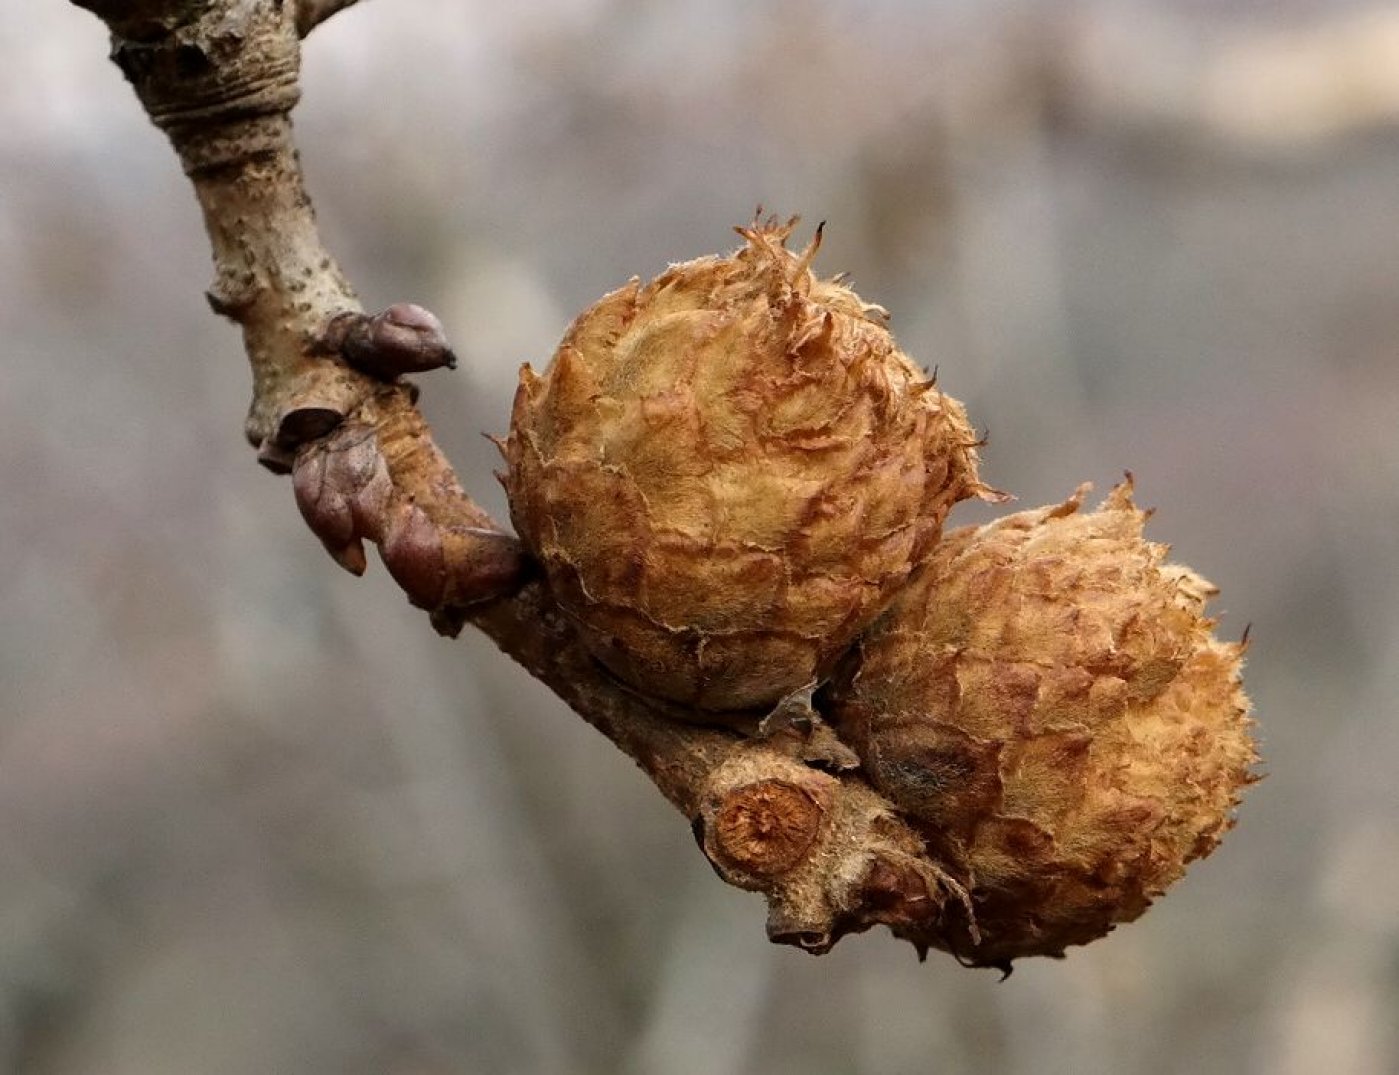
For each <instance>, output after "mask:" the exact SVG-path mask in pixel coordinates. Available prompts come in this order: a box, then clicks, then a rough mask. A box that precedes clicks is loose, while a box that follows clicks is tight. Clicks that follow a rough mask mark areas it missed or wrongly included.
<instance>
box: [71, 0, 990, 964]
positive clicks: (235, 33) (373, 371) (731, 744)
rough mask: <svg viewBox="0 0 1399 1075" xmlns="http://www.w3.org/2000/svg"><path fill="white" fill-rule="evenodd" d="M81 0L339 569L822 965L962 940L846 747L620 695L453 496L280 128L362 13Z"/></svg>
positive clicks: (397, 356)
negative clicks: (581, 758)
mask: <svg viewBox="0 0 1399 1075" xmlns="http://www.w3.org/2000/svg"><path fill="white" fill-rule="evenodd" d="M73 2H74V3H77V4H78V5H79V6H81V7H85V8H87V9H89V10H91V11H92V12H94V13H95V14H96V15H98V16H99V17H100V18H102V19H103V21H104V22H105V23H106V24H107V26H108V28H109V30H110V31H111V34H112V58H113V59H114V61H115V62H116V63H117V65H118V66H119V67H120V68H121V70H122V72H123V73H124V74H125V75H126V77H127V79H128V80H129V81H130V82H131V84H132V86H133V88H134V89H135V91H136V94H137V96H138V97H139V98H140V100H141V103H142V105H143V106H144V107H145V109H146V112H147V115H148V116H149V117H150V119H151V121H152V122H153V123H155V124H156V125H157V126H158V127H160V128H161V129H162V130H163V131H165V133H166V134H167V135H168V136H169V139H170V142H171V144H172V146H173V147H174V149H175V152H176V154H177V155H178V157H179V159H180V163H181V165H182V166H183V169H184V171H185V174H186V175H187V176H188V177H189V179H190V182H191V184H192V185H193V187H194V191H195V196H196V198H197V199H198V201H199V205H200V207H201V209H202V211H203V215H204V222H205V227H206V230H207V232H208V235H209V240H210V245H211V248H212V253H213V261H214V281H213V284H212V285H211V286H210V287H209V289H208V292H207V296H208V300H209V303H210V305H211V306H212V307H213V309H214V310H215V311H216V312H217V313H219V314H221V315H223V316H225V317H227V318H228V319H230V320H232V321H233V322H235V323H236V324H237V325H238V326H239V327H240V328H241V330H242V333H243V342H244V347H245V350H246V352H247V355H248V359H249V361H250V363H251V366H252V374H253V400H252V404H251V407H250V408H249V412H248V416H247V420H246V423H245V433H246V436H247V438H248V440H249V442H250V443H251V444H252V445H253V446H254V447H255V448H256V449H257V453H258V459H259V461H260V462H261V463H262V464H263V465H264V466H266V467H267V468H268V469H270V470H272V471H274V472H277V473H288V472H293V473H294V488H295V492H296V498H297V502H298V505H299V507H300V508H301V511H302V514H303V516H304V517H305V518H306V521H307V522H308V524H309V525H310V526H311V529H312V530H313V531H314V532H315V533H316V535H317V536H318V537H319V538H320V539H321V540H322V542H323V543H324V544H325V545H326V547H327V549H328V551H329V552H330V553H331V554H332V556H334V557H335V559H336V560H337V561H338V562H339V563H340V564H341V565H342V566H344V567H346V568H347V569H349V570H350V571H352V572H354V573H356V574H358V573H360V572H362V571H363V570H364V569H365V566H366V559H365V554H364V547H363V542H364V541H365V540H366V539H367V540H369V541H370V542H372V543H374V544H376V545H377V546H378V547H379V551H380V555H381V558H382V559H383V560H384V562H385V565H386V566H387V568H388V569H389V571H390V572H391V573H392V575H393V576H394V578H395V580H396V581H398V583H399V584H400V585H401V586H402V587H403V589H404V590H405V591H406V592H407V594H408V597H409V599H410V600H411V601H412V602H413V603H414V604H415V605H418V606H419V607H422V608H424V609H425V610H427V611H428V612H429V614H430V616H431V618H432V622H433V625H434V626H435V627H436V628H437V630H438V631H440V632H442V633H444V634H456V633H457V631H459V630H460V629H461V627H462V626H463V625H464V624H466V623H468V622H469V623H472V624H473V625H474V626H476V627H477V628H479V629H480V630H482V631H483V632H485V633H486V634H487V635H488V636H489V637H490V638H491V639H492V640H493V641H495V643H496V644H497V645H498V646H499V647H500V648H501V649H502V650H503V651H504V652H505V653H506V654H508V655H509V656H511V657H512V658H514V659H515V660H516V661H518V662H519V663H520V664H521V665H523V666H524V667H525V669H526V670H528V672H529V673H530V674H531V675H533V676H535V677H536V678H538V679H540V680H541V681H543V682H544V683H546V684H547V685H548V686H549V687H550V688H551V689H553V690H554V691H555V693H557V694H558V695H559V697H560V698H561V699H562V700H563V701H565V702H566V703H567V704H568V705H569V706H571V707H572V708H573V709H574V710H575V711H577V712H578V713H579V714H580V715H581V716H582V717H583V719H585V720H586V721H588V722H589V723H590V724H592V725H593V726H594V727H595V728H597V729H598V730H599V731H601V732H602V733H603V734H604V735H606V736H607V737H608V738H609V739H610V740H611V741H612V742H613V743H615V744H616V745H617V746H618V747H619V748H620V749H621V750H623V751H624V752H625V753H626V754H628V755H629V756H630V757H631V758H632V759H633V760H634V761H636V763H637V764H638V765H639V766H640V767H641V768H642V769H643V770H644V771H645V772H646V773H647V775H648V776H650V777H651V779H652V780H653V781H654V782H655V784H656V785H657V787H658V788H659V789H660V791H661V792H662V793H663V794H664V795H665V796H666V798H668V799H669V800H670V801H671V802H672V803H674V804H675V805H676V806H677V807H678V808H679V809H680V810H681V811H682V812H683V813H684V814H685V815H686V816H687V817H688V818H690V820H691V822H692V824H693V825H694V828H695V833H696V836H697V838H698V840H699V842H700V846H701V848H702V849H703V851H704V853H705V854H706V856H707V857H708V858H709V860H710V861H711V863H712V864H713V865H714V867H715V869H716V871H717V872H718V873H719V874H720V876H721V877H722V878H723V879H724V880H726V881H727V882H729V883H730V884H734V885H737V886H739V887H742V888H746V889H751V890H755V891H760V892H762V893H764V894H765V896H766V897H767V900H768V905H769V916H768V934H769V936H770V937H771V938H772V939H773V940H775V941H779V942H784V943H791V944H796V945H799V946H801V947H803V948H806V949H807V950H810V951H814V952H821V951H825V950H826V949H828V948H829V947H830V946H831V945H832V944H833V943H834V942H835V941H836V940H837V939H839V937H840V936H842V935H843V934H845V933H849V932H856V931H859V930H863V929H867V928H869V927H870V926H873V925H875V924H880V923H882V924H885V925H888V926H889V927H890V928H891V929H893V930H894V932H895V933H896V934H898V935H900V936H904V937H907V938H908V939H909V940H911V941H912V942H913V943H914V944H915V945H916V946H917V947H918V948H919V949H920V950H923V949H925V948H926V947H928V946H930V945H937V946H943V947H949V946H950V947H952V948H954V950H956V949H957V948H958V947H960V946H962V945H964V944H965V943H967V942H968V941H969V940H973V939H974V937H975V926H974V923H973V922H972V921H971V916H970V908H969V907H968V906H967V905H966V897H965V893H964V892H963V891H962V889H961V888H960V886H958V885H957V884H956V882H954V881H953V880H951V879H950V878H948V877H946V876H945V875H944V874H943V873H942V872H941V871H940V870H939V869H938V868H937V867H936V866H935V865H934V864H933V863H932V862H931V861H930V860H929V859H928V858H927V857H926V855H925V853H924V849H923V845H922V841H921V840H920V839H919V837H918V836H917V835H916V834H915V833H914V832H913V831H912V830H911V829H910V828H909V826H908V825H907V824H906V823H905V822H904V821H903V820H902V819H901V818H900V817H899V816H898V815H897V814H896V812H895V811H894V809H893V808H892V807H891V806H890V805H889V803H888V802H887V801H885V800H884V799H883V798H881V797H880V796H879V795H878V794H877V793H875V792H874V791H873V790H872V789H871V788H870V787H869V785H868V784H867V783H866V782H865V781H864V780H863V778H862V777H861V776H860V774H859V773H858V771H853V770H849V769H843V770H842V771H832V770H841V769H842V765H840V764H831V762H832V761H833V759H834V758H836V757H837V756H838V754H839V752H838V751H836V752H832V751H831V750H830V749H829V744H826V745H825V746H823V745H822V744H821V743H819V742H815V741H813V739H812V738H811V737H810V736H807V735H803V734H801V733H799V732H797V731H795V730H788V731H784V732H781V733H778V734H777V735H775V736H771V737H768V738H765V739H752V738H747V737H745V736H743V735H741V734H739V733H736V732H733V731H727V730H719V729H714V728H708V727H704V726H702V725H700V724H699V723H695V722H693V721H694V720H695V715H694V714H685V713H676V712H675V711H674V710H673V709H667V708H664V707H662V706H660V705H658V704H655V703H652V702H650V701H648V700H645V699H643V698H640V697H638V696H637V695H635V694H634V693H632V692H629V691H627V690H625V689H623V688H621V687H620V686H619V685H618V684H617V683H616V682H615V681H614V680H612V679H611V678H610V677H609V676H608V675H607V674H606V673H605V672H603V671H602V670H601V669H600V668H599V667H598V666H597V665H596V664H595V662H593V660H592V659H591V658H590V657H589V656H588V654H587V652H586V651H585V650H584V648H583V647H582V646H581V645H580V644H579V643H578V641H577V640H576V638H575V637H574V633H573V631H572V628H571V626H570V624H569V622H568V621H567V619H566V617H565V616H564V614H563V613H562V612H561V611H560V610H559V608H558V606H557V605H556V604H555V602H554V601H553V599H552V597H551V595H550V593H549V591H548V588H547V586H546V584H545V583H544V581H543V580H542V578H540V577H539V575H538V573H537V572H535V571H533V570H532V564H531V563H530V561H529V559H528V557H527V555H526V554H525V553H524V551H523V550H522V549H521V547H520V545H519V543H518V541H516V539H515V538H514V537H512V536H510V535H509V534H507V533H505V532H504V531H503V530H502V529H501V528H500V527H499V526H497V525H496V524H495V522H493V521H492V520H491V519H490V517H489V516H488V515H487V514H486V513H485V512H483V511H482V510H481V509H480V508H479V507H477V506H476V504H475V503H473V502H472V500H471V498H470V497H469V496H468V495H467V494H466V493H465V491H464V490H463V489H462V488H461V486H460V484H459V483H458V481H457V479H456V476H455V474H454V473H453V471H452V469H451V466H450V464H449V463H448V462H447V460H446V459H445V457H444V456H443V455H442V453H441V452H440V451H439V450H438V448H437V446H436V444H435V443H434V442H433V439H432V435H431V431H430V430H429V429H428V426H427V424H426V422H425V421H424V420H423V418H422V416H421V414H420V413H419V412H418V409H417V407H416V398H417V390H416V388H415V387H414V386H412V385H410V384H409V383H407V382H405V381H404V380H403V379H402V376H401V374H404V373H411V372H420V371H423V370H426V369H431V368H433V367H435V366H439V365H450V364H452V361H453V360H452V355H451V351H450V349H449V348H448V347H447V343H446V339H445V336H444V335H443V334H442V329H441V325H440V324H439V323H438V321H437V319H436V318H435V317H433V316H432V315H431V314H430V313H428V312H427V311H426V310H423V309H422V308H420V307H417V306H415V305H412V304H402V305H399V306H395V307H391V308H389V309H388V310H386V311H384V312H382V313H380V314H376V315H374V316H368V315H366V314H365V313H364V311H363V310H362V308H361V307H360V305H359V302H358V300H357V299H356V297H355V294H354V291H353V289H352V288H351V286H350V284H349V282H348V281H347V280H346V279H345V277H344V274H343V273H342V272H341V271H340V269H339V267H338V266H337V265H336V263H335V260H334V258H333V257H331V255H330V253H329V252H328V251H327V249H326V248H325V246H324V244H323V242H322V240H321V236H320V233H319V231H318V229H317V226H316V220H315V214H314V211H313V208H312V204H311V199H310V197H309V195H308V193H307V191H306V187H305V183H304V180H303V176H302V172H301V168H300V164H299V161H298V158H297V152H296V147H295V143H294V141H293V137H292V123H291V111H292V109H293V107H294V106H295V104H296V102H297V99H298V97H299V94H300V82H299V72H300V58H301V51H300V39H301V37H302V36H304V35H305V34H306V33H309V32H310V31H311V30H312V29H313V28H314V27H315V26H317V25H318V24H319V23H321V22H322V21H324V20H325V19H326V18H329V17H330V16H331V15H333V14H335V13H336V12H337V11H339V10H341V9H343V8H345V7H348V6H350V5H351V4H352V3H353V2H354V0H300V2H299V3H297V2H293V0H134V2H133V0H73ZM686 716H688V717H690V718H691V721H687V720H685V719H678V718H684V717H686ZM813 763H815V764H813ZM842 764H846V763H842Z"/></svg>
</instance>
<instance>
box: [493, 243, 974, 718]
mask: <svg viewBox="0 0 1399 1075" xmlns="http://www.w3.org/2000/svg"><path fill="white" fill-rule="evenodd" d="M793 224H794V222H789V223H788V224H786V225H777V224H774V223H772V222H769V223H767V224H762V225H760V224H755V225H754V226H752V227H750V228H741V229H739V232H740V234H741V235H742V236H743V237H744V239H745V240H746V243H745V245H744V247H743V248H742V249H740V250H739V251H738V252H737V253H735V254H733V255H732V256H729V257H707V258H701V259H699V260H696V261H690V262H686V263H684V264H681V265H675V266H672V267H671V268H670V269H669V270H668V271H666V272H665V273H663V274H662V275H661V276H659V277H657V278H656V279H655V280H652V281H651V282H650V283H648V284H645V285H643V284H641V283H640V282H639V281H637V280H633V281H632V282H631V283H629V284H628V285H627V286H625V287H623V288H621V289H620V290H618V291H614V292H613V293H611V294H610V295H608V296H606V297H605V298H603V299H602V300H601V301H599V302H598V303H597V304H596V305H594V306H593V307H592V308H590V309H588V310H587V311H585V312H584V313H583V314H581V315H580V316H579V317H578V318H577V320H575V321H574V323H573V325H572V326H571V327H570V328H569V330H568V333H567V335H566V336H565V337H564V339H563V342H562V343H561V344H560V345H559V347H558V351H557V353H556V354H555V356H554V359H553V361H552V363H551V364H550V366H549V367H548V369H547V370H546V371H545V372H544V373H543V374H536V373H535V372H534V371H533V370H531V369H530V368H529V367H528V366H526V367H525V368H524V370H523V371H522V373H521V378H520V386H519V390H518V392H517V394H516V396H515V406H514V412H513V415H512V421H511V428H510V435H509V439H508V441H507V443H506V448H505V453H506V460H507V463H508V473H507V475H506V479H505V480H506V487H507V490H508V493H509V497H510V510H511V517H512V518H513V520H514V522H515V526H516V528H517V529H518V530H519V533H520V536H521V538H522V539H523V540H524V542H525V544H526V546H527V547H528V548H529V550H530V551H531V552H532V553H533V554H534V555H535V556H536V557H537V558H538V559H539V560H540V561H541V562H542V563H543V565H544V568H545V570H546V572H547V574H548V578H549V582H550V585H551V587H552V588H553V590H554V592H555V594H556V596H557V598H558V601H559V603H560V605H561V606H562V607H563V608H564V609H565V610H566V612H567V613H568V614H569V615H570V616H572V617H573V618H574V620H575V622H576V624H577V626H578V629H579V633H580V637H581V638H582V639H583V640H584V642H585V643H586V644H587V646H588V647H589V648H590V650H591V651H592V652H593V653H594V655H595V656H596V657H597V658H598V659H599V660H600V661H601V662H602V663H603V664H604V665H606V666H607V667H608V668H609V669H610V670H611V671H612V672H613V673H614V674H615V675H617V676H618V677H619V678H620V679H622V680H623V681H625V682H627V683H628V684H630V685H631V686H633V687H635V688H637V689H638V690H640V691H642V692H644V693H647V694H650V695H654V696H658V697H661V698H665V699H668V700H671V701H675V702H679V703H682V704H684V705H687V706H692V707H695V708H698V709H701V710H706V711H722V710H751V709H762V708H766V707H771V706H772V705H773V704H774V703H776V702H777V701H779V700H780V699H781V698H783V697H784V696H786V695H788V694H791V693H793V692H795V691H798V690H800V689H802V688H803V687H806V686H809V685H813V684H814V683H815V682H817V681H819V680H821V679H823V678H824V677H825V676H826V675H827V674H828V673H829V671H830V669H831V667H832V665H833V664H834V662H835V661H836V659H837V658H838V657H839V656H840V655H841V654H842V653H843V652H844V651H845V650H846V649H847V648H848V647H849V646H850V644H851V643H852V642H853V641H854V639H855V638H856V637H857V635H858V634H859V633H860V632H861V631H862V630H864V629H865V628H866V627H867V626H869V624H870V623H871V621H873V620H874V618H875V617H876V616H878V615H879V613H880V612H882V611H883V610H884V608H885V607H886V606H887V605H888V603H889V601H890V600H891V599H892V598H893V596H894V594H895V593H896V592H897V591H898V589H899V587H901V586H902V585H903V583H904V581H905V580H906V579H907V577H908V575H909V572H910V571H911V570H912V569H913V567H914V565H916V564H917V563H918V562H919V561H920V560H922V559H923V557H924V556H926V554H927V552H928V550H929V549H930V548H931V547H932V546H933V544H934V543H935V542H936V541H937V538H938V536H939V534H940V532H941V529H942V523H943V519H944V518H945V516H946V515H947V512H948V510H949V509H950V508H951V507H952V505H953V504H954V503H956V502H957V501H958V500H961V499H964V498H966V497H970V496H975V495H987V494H989V493H990V491H989V490H988V489H987V488H986V487H985V486H983V485H982V484H981V482H980V481H979V479H978V477H977V457H976V447H975V442H976V437H975V435H974V434H973V432H972V429H971V427H970V426H969V425H968V422H967V417H966V413H965V411H964V409H963V407H962V405H961V404H960V403H958V402H957V401H956V400H955V399H952V398H951V397H950V396H947V395H944V394H943V393H942V392H941V391H939V390H938V388H937V387H936V385H934V383H933V382H932V381H931V380H930V379H929V378H928V377H927V376H926V375H925V374H924V373H923V371H922V370H920V369H919V368H918V367H917V366H915V365H914V364H913V363H912V362H911V361H910V360H909V359H908V358H907V357H906V356H905V355H904V354H903V353H902V352H901V351H900V350H899V349H898V347H897V346H896V344H895V342H894V340H893V337H892V336H891V335H890V334H889V331H888V329H887V328H886V325H885V320H886V315H885V314H884V312H883V311H882V310H880V309H879V308H878V307H875V306H871V305H868V304H866V303H864V302H862V301H861V299H860V298H859V296H857V295H856V294H855V293H854V292H853V291H851V290H850V289H849V288H848V287H845V286H844V285H843V284H841V283H838V282H836V281H830V280H820V279H818V278H817V277H816V276H815V275H814V274H813V273H812V272H811V269H810V262H811V259H812V257H813V256H814V254H815V252H816V248H817V245H818V243H819V231H818V233H817V239H816V240H814V241H813V242H812V244H811V245H810V246H809V247H807V249H806V250H805V251H802V252H799V253H798V252H793V251H789V250H788V249H787V248H786V245H785V242H786V239H787V238H788V236H789V235H790V233H791V230H792V227H793Z"/></svg>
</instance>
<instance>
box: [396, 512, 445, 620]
mask: <svg viewBox="0 0 1399 1075" xmlns="http://www.w3.org/2000/svg"><path fill="white" fill-rule="evenodd" d="M380 552H381V554H382V555H383V558H384V566H385V567H387V568H388V569H389V574H391V575H392V576H393V578H394V581H395V582H397V583H398V584H399V585H400V586H402V587H403V590H404V592H405V593H407V594H408V600H410V601H412V602H413V604H415V605H417V606H419V607H420V608H436V607H437V606H438V605H439V604H440V603H441V601H442V594H443V590H444V588H445V586H446V578H447V561H446V556H445V554H444V552H443V547H442V532H441V530H439V529H438V527H437V524H435V523H434V522H433V521H432V519H431V518H430V517H429V516H428V514H427V512H425V511H423V509H422V508H420V507H418V506H417V505H416V504H414V505H409V506H408V507H407V509H406V510H403V511H400V512H398V513H396V514H395V516H394V518H393V519H392V521H391V522H390V523H389V527H388V533H387V534H386V535H385V536H384V543H383V546H382V547H381V549H380Z"/></svg>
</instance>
